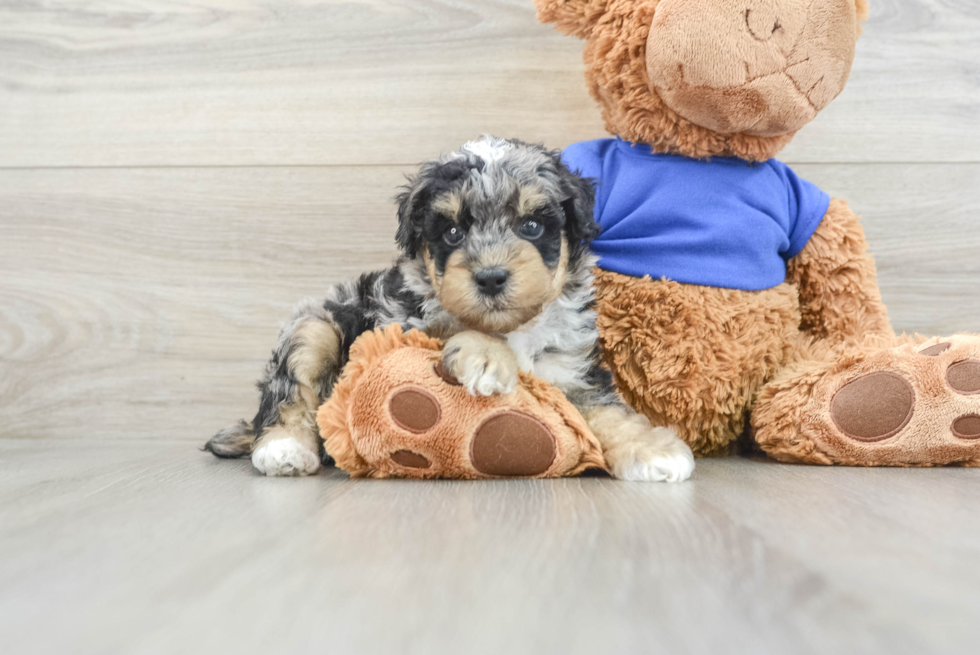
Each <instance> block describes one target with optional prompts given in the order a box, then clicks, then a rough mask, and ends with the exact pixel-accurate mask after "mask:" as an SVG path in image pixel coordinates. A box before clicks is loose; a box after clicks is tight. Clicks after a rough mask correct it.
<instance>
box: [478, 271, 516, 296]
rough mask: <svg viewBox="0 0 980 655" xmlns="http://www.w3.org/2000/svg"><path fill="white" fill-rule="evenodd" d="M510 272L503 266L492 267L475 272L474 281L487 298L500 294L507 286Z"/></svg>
mask: <svg viewBox="0 0 980 655" xmlns="http://www.w3.org/2000/svg"><path fill="white" fill-rule="evenodd" d="M508 279H510V273H509V272H508V271H507V270H506V269H503V268H490V269H483V270H480V271H477V272H476V273H474V274H473V281H474V282H476V288H477V289H478V290H479V291H480V294H481V295H483V296H486V297H487V298H493V297H494V296H499V295H500V294H501V293H503V292H504V290H505V289H506V288H507V280H508Z"/></svg>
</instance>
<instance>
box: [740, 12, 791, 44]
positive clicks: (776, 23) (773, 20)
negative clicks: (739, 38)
mask: <svg viewBox="0 0 980 655" xmlns="http://www.w3.org/2000/svg"><path fill="white" fill-rule="evenodd" d="M745 26H746V27H748V28H749V32H751V34H752V36H754V37H755V38H756V39H758V40H759V41H768V40H769V39H771V38H772V37H773V35H774V34H776V32H778V31H779V30H780V29H782V27H783V25H782V22H781V21H780V20H779V16H778V15H777V14H776V13H775V12H774V11H773V10H772V8H771V7H756V8H755V9H746V10H745Z"/></svg>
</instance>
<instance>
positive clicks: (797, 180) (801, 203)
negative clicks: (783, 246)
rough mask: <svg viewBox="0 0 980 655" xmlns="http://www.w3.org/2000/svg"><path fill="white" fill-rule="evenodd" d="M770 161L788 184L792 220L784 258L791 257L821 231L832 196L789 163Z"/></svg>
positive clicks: (788, 199)
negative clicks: (820, 227) (815, 233)
mask: <svg viewBox="0 0 980 655" xmlns="http://www.w3.org/2000/svg"><path fill="white" fill-rule="evenodd" d="M770 164H771V165H772V166H773V169H774V170H775V171H776V174H777V175H779V177H780V178H781V179H782V180H783V182H784V183H785V185H786V191H787V202H788V203H789V216H790V220H791V224H790V226H789V248H788V249H787V250H786V251H785V252H783V253H780V254H782V256H783V259H786V260H790V259H792V258H793V257H795V256H796V255H798V254H800V251H801V250H803V248H805V247H806V244H807V243H808V242H809V241H810V237H812V236H813V233H814V232H816V231H817V227H819V226H820V222H821V221H822V220H823V217H824V216H826V215H827V209H828V208H830V196H829V195H827V193H825V192H824V191H822V190H821V189H820V188H819V187H818V186H817V185H815V184H812V183H811V182H807V181H806V180H804V179H803V178H801V177H799V176H798V175H797V174H796V173H794V172H793V171H792V169H790V167H789V166H787V165H786V164H783V163H782V162H778V161H775V160H771V161H770Z"/></svg>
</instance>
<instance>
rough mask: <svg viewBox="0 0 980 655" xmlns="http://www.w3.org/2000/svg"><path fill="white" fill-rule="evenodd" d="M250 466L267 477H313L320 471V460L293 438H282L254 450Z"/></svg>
mask: <svg viewBox="0 0 980 655" xmlns="http://www.w3.org/2000/svg"><path fill="white" fill-rule="evenodd" d="M252 466H254V467H255V468H256V469H257V470H258V471H259V472H260V473H262V474H264V475H267V476H269V477H289V476H303V475H313V474H314V473H316V472H317V471H318V470H319V469H320V458H319V457H317V454H316V453H314V452H313V451H311V450H310V449H308V448H306V447H304V446H303V445H302V444H300V443H299V442H298V441H297V440H296V439H294V438H293V437H284V438H282V439H274V440H272V441H268V442H266V443H265V444H264V445H262V446H260V447H259V448H256V449H255V452H253V453H252Z"/></svg>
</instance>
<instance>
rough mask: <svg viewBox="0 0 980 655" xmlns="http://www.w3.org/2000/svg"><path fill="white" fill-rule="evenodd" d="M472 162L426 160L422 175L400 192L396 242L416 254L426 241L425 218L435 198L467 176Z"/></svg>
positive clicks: (402, 248)
mask: <svg viewBox="0 0 980 655" xmlns="http://www.w3.org/2000/svg"><path fill="white" fill-rule="evenodd" d="M470 166H471V164H470V163H468V162H467V161H466V160H464V159H460V158H454V159H448V160H440V161H431V162H428V163H426V164H423V165H422V167H421V168H420V169H419V173H418V175H416V176H415V177H410V178H408V184H406V185H405V186H404V187H403V189H404V190H403V191H402V192H401V193H400V194H398V196H397V197H396V198H395V201H396V202H397V203H398V231H397V232H396V233H395V242H396V243H397V244H398V247H399V248H400V249H401V250H402V252H404V253H405V255H406V256H408V257H416V256H418V254H419V252H420V251H421V249H422V246H423V244H424V241H425V219H426V216H428V213H429V207H430V206H431V204H432V201H433V200H435V199H437V198H438V197H439V194H441V193H444V192H446V191H448V190H450V189H451V188H452V187H453V185H454V184H455V183H456V182H458V181H459V179H460V178H462V177H464V176H466V174H467V172H468V171H469V169H470Z"/></svg>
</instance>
